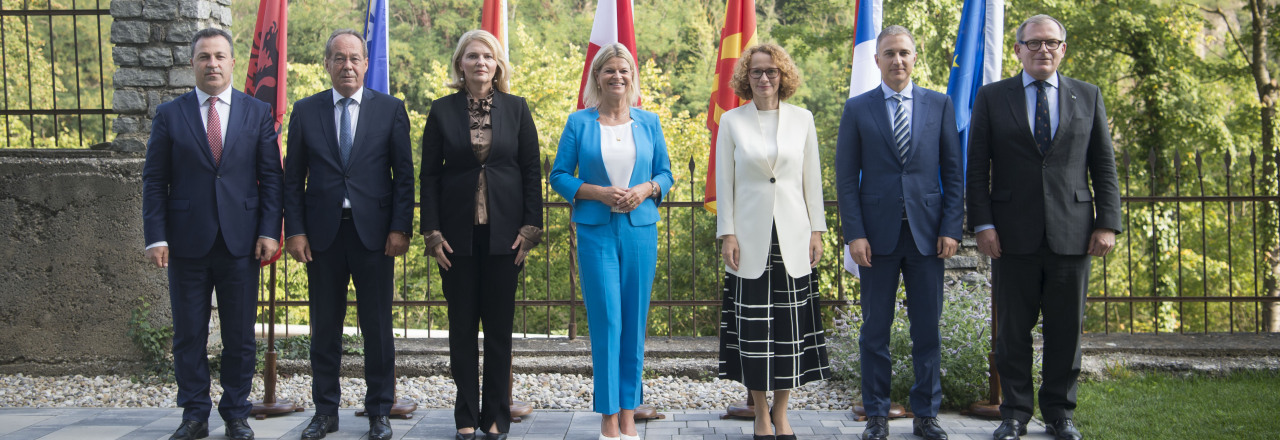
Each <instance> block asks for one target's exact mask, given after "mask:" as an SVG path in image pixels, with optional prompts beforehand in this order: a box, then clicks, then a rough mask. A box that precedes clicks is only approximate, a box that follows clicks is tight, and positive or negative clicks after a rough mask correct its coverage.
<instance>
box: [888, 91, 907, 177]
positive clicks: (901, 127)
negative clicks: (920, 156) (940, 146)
mask: <svg viewBox="0 0 1280 440" xmlns="http://www.w3.org/2000/svg"><path fill="white" fill-rule="evenodd" d="M891 98H892V99H893V100H894V101H898V107H897V108H896V109H894V111H893V141H894V142H896V143H897V144H898V161H900V162H902V163H904V164H905V163H907V151H909V150H910V149H911V123H910V122H909V121H907V106H905V105H903V104H902V101H905V100H906V99H907V98H906V97H905V96H902V94H901V93H895V94H893V96H892V97H891Z"/></svg>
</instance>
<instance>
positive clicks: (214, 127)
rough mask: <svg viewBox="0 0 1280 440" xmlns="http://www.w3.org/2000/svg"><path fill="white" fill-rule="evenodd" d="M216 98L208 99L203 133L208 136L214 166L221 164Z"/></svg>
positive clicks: (220, 137) (220, 124)
mask: <svg viewBox="0 0 1280 440" xmlns="http://www.w3.org/2000/svg"><path fill="white" fill-rule="evenodd" d="M216 104H218V97H217V96H210V97H209V123H208V125H207V126H206V127H205V133H207V134H208V135H209V150H211V151H212V152H213V163H214V165H221V164H222V121H221V120H219V119H218V107H217V105H216Z"/></svg>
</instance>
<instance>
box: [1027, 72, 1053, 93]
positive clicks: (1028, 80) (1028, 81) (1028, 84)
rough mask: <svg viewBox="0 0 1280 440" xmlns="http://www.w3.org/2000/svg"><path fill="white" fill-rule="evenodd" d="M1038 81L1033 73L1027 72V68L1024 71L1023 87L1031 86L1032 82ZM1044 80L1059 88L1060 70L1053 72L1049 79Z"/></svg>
mask: <svg viewBox="0 0 1280 440" xmlns="http://www.w3.org/2000/svg"><path fill="white" fill-rule="evenodd" d="M1036 81H1038V80H1037V79H1035V78H1034V77H1032V76H1031V74H1029V73H1027V71H1025V70H1023V71H1022V87H1023V88H1026V87H1027V86H1030V85H1031V83H1033V82H1036ZM1044 82H1046V83H1049V85H1050V86H1053V88H1055V89H1056V88H1058V72H1053V76H1050V77H1049V79H1046V80H1044Z"/></svg>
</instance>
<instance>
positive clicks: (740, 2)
mask: <svg viewBox="0 0 1280 440" xmlns="http://www.w3.org/2000/svg"><path fill="white" fill-rule="evenodd" d="M755 44H756V2H755V0H728V2H726V3H725V11H724V27H723V28H721V29H720V56H719V57H717V58H716V77H715V80H714V81H712V82H711V84H712V87H713V88H712V89H711V106H710V108H708V109H707V129H708V130H711V148H710V151H711V152H710V153H709V154H708V156H709V157H710V159H709V160H707V164H708V165H707V188H706V192H705V195H704V197H705V200H704V201H703V206H704V207H706V208H707V210H708V211H711V212H716V137H717V134H718V133H719V132H720V115H722V114H724V112H727V111H729V110H732V109H734V108H737V107H738V106H740V105H742V104H745V103H746V101H743V100H742V99H740V98H738V95H735V94H733V88H732V87H729V79H730V78H732V77H733V66H734V64H737V62H738V58H739V57H740V56H742V51H743V50H746V49H747V48H748V47H751V46H754V45H755Z"/></svg>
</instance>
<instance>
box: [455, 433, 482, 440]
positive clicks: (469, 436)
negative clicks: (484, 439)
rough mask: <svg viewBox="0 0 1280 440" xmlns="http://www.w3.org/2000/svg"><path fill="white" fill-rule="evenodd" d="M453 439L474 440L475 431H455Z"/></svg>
mask: <svg viewBox="0 0 1280 440" xmlns="http://www.w3.org/2000/svg"><path fill="white" fill-rule="evenodd" d="M453 440H476V433H475V431H472V432H468V433H466V434H463V433H461V432H455V433H453Z"/></svg>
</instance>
